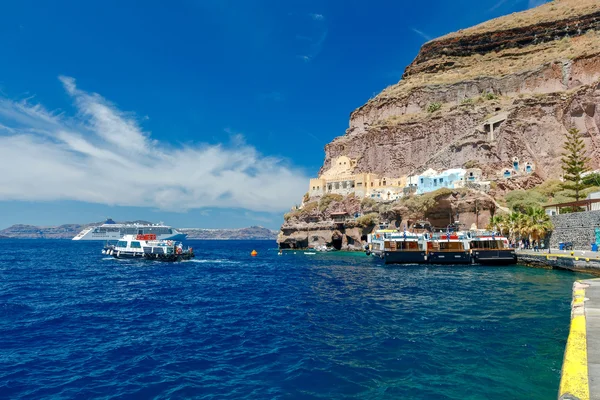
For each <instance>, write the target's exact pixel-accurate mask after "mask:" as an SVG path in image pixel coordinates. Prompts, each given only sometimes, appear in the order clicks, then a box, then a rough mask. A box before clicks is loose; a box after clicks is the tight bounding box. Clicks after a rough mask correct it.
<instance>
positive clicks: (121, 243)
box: [117, 240, 127, 247]
mask: <svg viewBox="0 0 600 400" xmlns="http://www.w3.org/2000/svg"><path fill="white" fill-rule="evenodd" d="M117 247H127V242H126V241H124V240H119V242H118V243H117Z"/></svg>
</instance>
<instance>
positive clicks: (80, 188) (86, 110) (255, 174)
mask: <svg viewBox="0 0 600 400" xmlns="http://www.w3.org/2000/svg"><path fill="white" fill-rule="evenodd" d="M60 80H61V82H62V83H63V85H64V87H65V90H66V91H67V93H68V94H69V95H70V96H71V97H72V99H73V101H74V104H75V107H76V108H77V111H78V113H77V116H71V117H69V116H66V115H65V114H64V113H63V114H59V113H54V112H50V111H48V110H47V109H46V108H44V107H43V106H42V105H39V104H31V103H29V101H13V100H10V99H7V98H0V169H1V170H2V171H3V173H2V174H0V200H27V201H46V200H77V201H84V202H90V203H101V204H108V205H123V206H142V207H155V208H159V209H162V210H169V211H177V210H181V211H184V210H188V209H193V208H201V207H223V208H227V207H236V208H244V209H247V210H251V211H267V212H279V211H284V210H287V209H289V207H290V206H291V205H293V204H295V203H296V202H298V199H299V198H301V196H302V194H303V193H304V192H305V189H306V188H305V186H306V183H307V178H306V177H305V176H304V174H303V173H301V172H299V171H297V170H294V169H292V168H290V167H288V166H286V165H285V163H284V162H283V161H282V160H280V159H277V158H274V157H266V156H263V155H261V154H260V153H258V151H257V150H256V149H255V148H253V147H252V146H249V145H247V144H245V142H243V140H235V141H233V143H232V145H230V146H226V145H212V146H209V145H202V144H198V145H193V146H186V147H174V146H172V145H170V143H166V142H160V141H155V140H152V139H151V137H150V134H149V133H148V132H144V131H143V130H142V128H141V127H140V125H139V123H138V122H137V121H136V119H135V117H134V116H133V115H131V114H128V113H125V112H123V111H120V110H119V109H118V108H117V107H116V106H115V105H114V104H112V103H110V102H109V101H107V100H106V99H104V98H103V97H102V96H100V95H99V94H96V93H88V92H85V91H82V90H80V89H78V88H77V86H76V84H75V80H74V79H73V78H69V77H60ZM172 139H173V140H172V141H171V142H177V141H180V140H182V139H183V138H180V137H178V136H177V133H176V132H173V135H172Z"/></svg>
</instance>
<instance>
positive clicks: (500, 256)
mask: <svg viewBox="0 0 600 400" xmlns="http://www.w3.org/2000/svg"><path fill="white" fill-rule="evenodd" d="M472 256H473V262H475V263H477V264H488V265H508V264H516V263H517V256H516V254H515V251H514V250H474V251H473V254H472Z"/></svg>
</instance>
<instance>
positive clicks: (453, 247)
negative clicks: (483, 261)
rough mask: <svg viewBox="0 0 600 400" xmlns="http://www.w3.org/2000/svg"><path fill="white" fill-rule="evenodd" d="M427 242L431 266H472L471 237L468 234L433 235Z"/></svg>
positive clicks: (428, 259) (428, 258)
mask: <svg viewBox="0 0 600 400" xmlns="http://www.w3.org/2000/svg"><path fill="white" fill-rule="evenodd" d="M425 239H426V241H427V261H428V262H429V263H430V264H470V263H471V252H470V246H469V235H468V234H467V233H466V232H452V233H451V232H446V233H433V234H432V235H431V236H430V237H426V238H425Z"/></svg>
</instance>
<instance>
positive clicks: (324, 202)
mask: <svg viewBox="0 0 600 400" xmlns="http://www.w3.org/2000/svg"><path fill="white" fill-rule="evenodd" d="M343 199H344V196H342V195H341V194H335V193H328V194H326V195H325V196H323V197H321V200H320V201H319V211H321V212H323V211H325V210H327V208H328V207H329V205H330V204H331V203H333V202H334V201H342V200H343Z"/></svg>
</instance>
